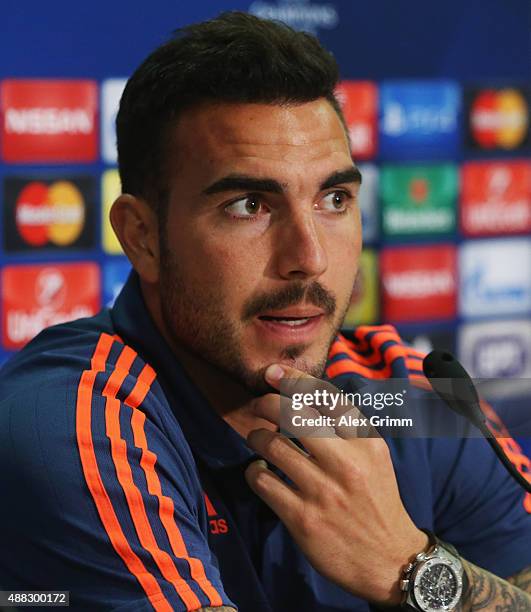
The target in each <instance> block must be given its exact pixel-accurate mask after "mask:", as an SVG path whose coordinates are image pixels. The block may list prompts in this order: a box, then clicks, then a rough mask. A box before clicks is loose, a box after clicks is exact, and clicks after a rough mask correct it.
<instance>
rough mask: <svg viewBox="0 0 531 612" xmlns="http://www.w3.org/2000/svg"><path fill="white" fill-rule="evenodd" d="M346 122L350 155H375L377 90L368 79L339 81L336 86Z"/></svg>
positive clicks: (363, 158) (355, 157)
mask: <svg viewBox="0 0 531 612" xmlns="http://www.w3.org/2000/svg"><path fill="white" fill-rule="evenodd" d="M335 93H336V97H337V99H338V100H339V103H340V104H341V108H342V110H343V115H344V116H345V120H346V122H347V126H348V131H349V136H350V143H351V149H352V156H353V157H354V159H355V160H365V159H371V158H373V157H374V156H375V155H376V142H377V138H376V134H377V114H378V90H377V87H376V84H375V83H371V82H370V81H341V83H340V84H339V85H338V86H337V88H336V92H335Z"/></svg>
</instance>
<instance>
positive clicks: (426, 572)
mask: <svg viewBox="0 0 531 612" xmlns="http://www.w3.org/2000/svg"><path fill="white" fill-rule="evenodd" d="M429 535H430V536H431V539H432V542H433V545H432V546H431V547H430V550H429V551H428V552H421V553H419V554H418V555H417V556H416V557H415V559H414V561H413V562H412V563H409V564H408V565H407V567H406V568H405V569H404V574H403V577H402V580H401V581H400V590H401V591H403V593H404V596H403V599H402V607H403V608H405V609H406V610H421V611H422V612H441V611H443V610H444V611H448V612H450V611H451V610H455V608H456V607H457V606H458V604H459V602H460V601H461V595H462V594H463V591H464V590H465V581H466V575H465V573H464V570H463V564H462V563H461V561H460V559H459V555H458V553H457V551H456V550H455V548H454V547H453V546H452V545H451V544H446V543H445V542H441V541H440V540H438V539H437V538H435V536H433V534H431V533H430V534H429Z"/></svg>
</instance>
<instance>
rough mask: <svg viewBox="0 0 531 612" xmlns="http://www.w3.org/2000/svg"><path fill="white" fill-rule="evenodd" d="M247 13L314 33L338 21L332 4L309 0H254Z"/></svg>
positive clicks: (332, 25) (328, 28)
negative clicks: (265, 0) (270, 0)
mask: <svg viewBox="0 0 531 612" xmlns="http://www.w3.org/2000/svg"><path fill="white" fill-rule="evenodd" d="M249 13H251V15H256V16H257V17H261V18H262V19H273V20H275V21H282V22H284V23H287V24H288V25H289V26H291V27H292V28H293V29H295V30H304V31H305V32H310V33H311V34H315V35H317V33H318V30H319V29H325V30H333V29H334V28H335V27H336V26H337V24H338V22H339V15H338V13H337V8H336V7H335V6H334V5H333V4H330V3H317V2H310V0H278V1H277V2H275V3H274V2H263V1H261V0H256V1H255V2H253V3H251V5H250V6H249Z"/></svg>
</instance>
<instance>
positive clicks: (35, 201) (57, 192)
mask: <svg viewBox="0 0 531 612" xmlns="http://www.w3.org/2000/svg"><path fill="white" fill-rule="evenodd" d="M84 221H85V203H84V200H83V195H82V194H81V192H80V191H79V189H78V188H77V187H76V186H75V185H74V184H73V183H71V182H69V181H56V182H54V183H52V184H50V185H47V184H46V183H42V182H39V181H34V182H31V183H29V184H28V185H26V186H25V187H24V189H23V190H22V191H21V193H20V195H19V197H18V198H17V203H16V207H15V222H16V227H17V230H18V233H19V235H20V237H21V238H22V239H23V240H24V242H26V244H28V245H31V246H43V245H45V244H46V243H48V242H50V243H52V244H54V245H56V246H67V245H69V244H72V243H73V242H75V240H77V238H78V237H79V235H80V233H81V231H82V229H83V225H84Z"/></svg>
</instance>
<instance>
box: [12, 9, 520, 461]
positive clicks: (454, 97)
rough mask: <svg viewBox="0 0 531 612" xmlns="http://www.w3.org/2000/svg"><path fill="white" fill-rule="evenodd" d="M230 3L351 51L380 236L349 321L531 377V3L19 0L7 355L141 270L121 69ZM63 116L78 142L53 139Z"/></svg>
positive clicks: (346, 65) (346, 93)
mask: <svg viewBox="0 0 531 612" xmlns="http://www.w3.org/2000/svg"><path fill="white" fill-rule="evenodd" d="M231 9H238V10H243V11H249V12H253V13H255V14H259V15H261V16H265V17H270V18H277V19H282V20H285V21H287V22H289V23H290V24H291V25H292V26H294V27H296V28H298V29H305V30H309V31H312V32H314V33H315V34H317V35H318V36H319V38H320V39H321V41H322V42H323V44H324V45H325V46H326V47H327V48H328V49H329V50H331V51H332V52H333V53H334V55H335V56H336V58H337V60H338V62H339V65H340V70H341V78H342V81H343V82H342V89H341V91H340V94H339V95H340V98H341V100H342V103H343V104H344V105H345V114H346V116H347V122H348V123H349V128H350V134H351V139H352V140H353V143H354V144H353V146H354V149H353V155H354V157H355V158H356V159H359V161H360V163H361V167H362V171H363V174H364V187H363V190H364V192H363V197H362V212H363V221H364V236H365V242H366V245H367V249H366V253H365V254H364V259H363V261H362V272H363V274H362V275H361V277H360V282H359V286H358V287H357V290H356V291H355V295H354V298H353V305H352V309H351V312H350V313H349V316H348V317H347V324H348V325H355V324H358V323H365V324H372V323H378V322H381V321H391V322H393V323H395V324H396V325H397V326H398V328H399V330H400V331H401V333H403V335H404V336H405V337H406V338H408V339H409V340H411V341H412V342H415V343H416V345H417V346H418V347H419V348H429V347H430V346H432V345H434V344H435V345H438V346H441V347H445V348H449V349H451V350H454V351H456V352H457V353H458V355H459V356H460V358H461V359H462V360H463V361H464V362H465V365H466V366H467V367H468V368H469V369H470V370H471V371H472V373H473V374H474V375H476V376H482V377H498V376H499V377H516V378H529V379H531V174H530V172H531V171H530V163H531V162H530V160H531V144H530V134H529V105H530V96H531V82H530V81H531V47H530V36H529V23H530V5H529V2H528V1H527V0H504V1H503V2H502V1H501V0H467V2H462V0H448V1H446V2H425V1H422V0H408V1H407V2H406V1H405V0H402V1H401V0H373V1H372V2H360V1H358V0H334V1H327V0H256V1H254V2H252V1H249V0H247V1H241V0H235V1H232V2H229V1H215V2H214V1H207V0H200V1H197V2H194V3H185V2H178V1H177V0H173V1H170V0H156V1H154V2H151V3H146V2H145V1H144V0H136V1H135V0H128V1H127V2H126V1H125V0H114V1H113V2H102V1H101V0H97V1H93V2H91V3H83V2H80V3H76V4H75V5H73V4H72V3H71V2H67V1H65V0H55V1H51V2H45V3H43V2H37V1H36V0H31V1H25V2H20V1H16V2H15V1H12V0H7V1H6V0H4V2H3V3H2V5H1V6H0V88H1V89H0V91H1V103H0V106H1V109H0V110H1V112H2V121H3V125H2V130H3V131H2V135H1V138H2V141H1V146H2V152H1V154H0V180H1V182H2V187H1V189H0V201H1V204H2V215H1V218H0V223H1V236H2V242H1V247H0V268H1V273H2V278H1V287H0V295H1V298H2V304H1V308H2V340H1V343H0V344H1V347H0V357H1V359H2V360H3V359H5V358H6V357H7V356H8V355H9V354H11V353H12V352H13V351H14V350H16V349H17V348H18V347H19V346H20V345H22V344H23V343H24V342H25V341H26V340H27V339H29V338H30V337H31V335H32V334H34V333H36V332H37V331H38V330H39V328H40V327H42V325H44V324H49V323H53V322H55V321H58V320H61V319H62V318H67V317H68V316H73V315H74V314H77V315H82V314H85V313H90V312H91V311H92V310H95V309H97V308H99V306H100V305H102V304H108V303H111V302H112V300H113V299H114V297H115V295H116V293H117V291H118V290H119V288H120V286H121V283H122V281H123V278H124V276H125V274H126V273H127V269H128V265H127V262H126V261H125V259H124V258H123V256H122V255H121V254H120V252H119V249H118V247H117V244H116V242H115V240H114V238H113V236H112V233H111V232H110V228H109V227H108V225H106V224H105V217H106V213H107V210H108V206H109V204H110V202H111V201H112V197H113V195H115V194H116V192H117V190H118V189H119V186H118V184H117V177H116V173H115V161H114V160H113V156H114V150H113V149H114V133H113V127H112V125H113V120H114V115H115V105H116V101H117V100H118V98H119V95H120V91H121V87H122V86H123V79H124V78H126V77H127V76H128V75H130V74H131V72H132V71H133V70H134V68H135V67H136V66H137V65H138V63H139V62H140V61H141V60H142V59H143V58H144V57H145V56H146V54H147V53H148V52H149V51H151V50H152V49H153V48H154V47H156V46H157V45H159V44H160V43H162V42H163V41H164V40H166V39H167V38H168V36H169V35H170V33H171V31H172V30H174V29H175V28H178V27H180V26H183V25H186V24H188V23H191V22H195V21H200V20H203V19H205V18H209V17H213V16H215V15H217V14H218V13H219V12H221V11H222V10H231ZM41 79H46V80H47V82H46V83H45V84H44V85H43V84H42V83H41V84H39V82H38V81H39V80H41ZM49 79H53V80H57V81H59V83H58V84H57V90H56V93H57V95H58V96H59V98H60V97H61V96H63V97H64V96H66V97H68V96H71V98H69V99H70V100H74V102H72V105H74V106H75V105H76V104H77V105H78V106H79V107H80V108H81V107H83V108H85V109H87V108H89V110H90V109H92V110H90V112H91V113H92V119H93V120H94V123H95V125H94V126H92V128H90V129H89V128H88V127H87V126H86V125H85V124H84V123H83V122H84V121H88V120H89V119H90V117H89V115H86V114H77V115H76V114H71V115H69V116H68V118H67V119H65V118H64V117H63V115H61V116H59V115H58V114H57V113H56V114H53V113H52V114H50V112H51V111H50V109H49V108H48V111H46V113H47V114H46V113H44V114H43V111H42V108H41V107H43V106H45V103H44V102H42V99H44V98H45V97H46V95H48V94H49V92H50V91H52V90H53V91H55V90H54V89H53V87H51V86H50V81H49ZM80 81H81V83H80ZM25 82H26V84H24V83H25ZM65 83H66V85H65ZM68 83H71V84H72V88H71V89H69V87H70V86H69V85H68ZM39 87H44V89H39ZM74 90H75V91H74ZM43 91H45V92H46V95H44V94H43ZM50 95H51V94H50ZM54 95H55V94H54ZM28 96H29V97H28ZM32 96H33V97H32ZM59 98H58V99H59ZM27 100H30V101H31V100H33V103H32V104H33V110H32V111H31V112H30V113H29V114H28V112H27V111H28V108H29V106H31V104H30V103H29V102H27ZM35 100H37V101H38V100H41V102H36V101H35ZM49 104H50V105H52V102H50V103H49ZM91 105H92V106H91ZM37 107H38V108H37ZM35 109H37V111H35ZM35 112H36V113H37V114H35ZM53 112H54V113H55V110H54V111H53ZM87 112H89V111H87ZM89 114H90V113H89ZM87 117H88V119H87ZM57 121H69V122H71V123H70V124H69V127H68V129H67V128H65V130H66V131H65V134H66V132H68V130H70V132H72V131H75V129H78V132H79V133H78V136H79V138H80V139H81V140H78V141H76V142H74V140H72V142H71V143H70V144H68V142H67V141H68V139H69V138H70V137H71V136H72V134H71V133H70V134H67V135H66V137H65V138H64V139H63V140H64V142H63V143H62V144H61V143H59V145H58V144H57V142H59V141H57V142H56V141H54V140H53V138H50V139H49V142H50V143H51V144H49V149H46V146H48V145H46V138H45V136H46V135H45V134H44V132H46V129H48V136H50V135H52V132H54V130H56V128H57ZM54 122H55V123H54ZM72 122H73V123H72ZM76 122H77V123H76ZM52 124H53V125H52ZM65 125H66V124H65ZM43 126H44V127H43ZM50 126H51V127H50ZM72 126H73V127H72ZM85 128H86V129H85ZM39 130H41V132H40V135H38V136H37V137H35V134H36V133H37V132H38V131H39ZM43 130H44V131H43ZM91 130H92V131H91ZM25 138H30V139H31V138H33V139H34V143H37V144H35V147H36V148H37V149H38V148H39V147H40V146H42V147H44V148H43V149H42V151H41V155H40V157H39V156H38V155H37V157H34V158H31V156H30V158H26V157H25V154H26V151H27V150H28V148H27V146H26V145H25V143H26V142H29V141H26V140H24V139H25ZM32 143H33V141H32ZM32 146H33V145H32ZM56 146H59V148H60V147H61V146H63V147H66V149H64V150H63V156H62V157H61V155H60V154H59V155H57V156H55V157H54V155H55V154H54V147H56ZM69 146H70V147H71V148H70V149H68V147H69ZM67 149H68V150H70V151H71V154H70V156H69V157H68V156H67V157H65V154H64V151H66V150H67ZM419 262H420V264H422V266H423V267H422V266H420V264H419ZM65 263H66V264H69V265H70V268H69V267H68V266H66V267H62V266H63V265H64V264H65ZM76 266H77V267H76ZM79 266H81V267H79ZM419 266H420V267H419ZM81 277H82V278H85V279H89V278H90V279H94V283H95V286H94V287H92V291H91V286H90V282H88V281H85V282H84V283H83V284H82V285H81V284H79V278H81ZM76 283H78V284H77V285H76ZM517 433H520V434H521V435H524V434H525V435H529V436H530V437H531V432H527V431H520V432H517ZM530 450H531V449H530Z"/></svg>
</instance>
